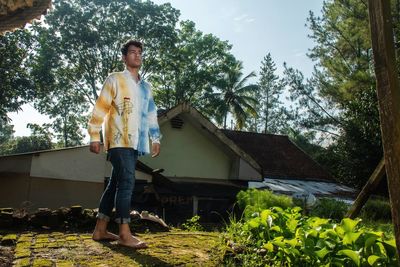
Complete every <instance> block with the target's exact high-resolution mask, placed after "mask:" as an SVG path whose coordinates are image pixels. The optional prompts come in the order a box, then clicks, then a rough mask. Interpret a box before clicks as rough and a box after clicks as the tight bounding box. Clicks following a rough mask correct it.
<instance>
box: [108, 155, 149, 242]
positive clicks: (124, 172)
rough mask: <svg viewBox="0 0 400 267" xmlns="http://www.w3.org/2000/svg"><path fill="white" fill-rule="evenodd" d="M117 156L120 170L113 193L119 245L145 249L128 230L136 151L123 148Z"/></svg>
mask: <svg viewBox="0 0 400 267" xmlns="http://www.w3.org/2000/svg"><path fill="white" fill-rule="evenodd" d="M119 156H120V157H119V158H118V159H119V162H120V164H119V167H120V168H119V175H118V179H117V185H116V193H115V210H116V222H117V223H118V224H119V238H120V239H119V244H121V245H124V246H129V247H133V248H145V247H147V246H146V244H145V243H144V242H141V241H140V240H139V239H137V238H136V237H134V236H132V233H131V230H130V228H129V223H130V221H131V218H130V208H131V198H132V192H133V188H134V186H135V167H136V161H137V157H138V155H137V151H135V150H134V149H126V148H124V149H121V150H120V153H119ZM116 165H117V164H116Z"/></svg>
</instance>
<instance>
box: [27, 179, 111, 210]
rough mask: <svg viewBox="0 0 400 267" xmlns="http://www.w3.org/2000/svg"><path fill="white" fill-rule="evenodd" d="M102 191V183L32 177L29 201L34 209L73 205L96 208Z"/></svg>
mask: <svg viewBox="0 0 400 267" xmlns="http://www.w3.org/2000/svg"><path fill="white" fill-rule="evenodd" d="M103 189H104V183H103V181H102V182H82V181H71V180H59V179H48V178H38V177H32V178H31V186H30V195H29V201H30V202H31V204H32V207H33V208H34V209H37V208H39V207H46V208H51V209H56V208H59V207H69V206H73V205H81V206H82V207H84V208H97V207H98V205H99V201H100V197H101V195H102V193H103Z"/></svg>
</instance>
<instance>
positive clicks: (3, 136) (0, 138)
mask: <svg viewBox="0 0 400 267" xmlns="http://www.w3.org/2000/svg"><path fill="white" fill-rule="evenodd" d="M13 137H14V126H13V125H11V124H9V123H8V122H7V121H6V120H2V119H0V146H1V145H3V144H4V143H5V142H7V141H8V140H10V139H12V138H13Z"/></svg>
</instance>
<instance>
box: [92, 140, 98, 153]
mask: <svg viewBox="0 0 400 267" xmlns="http://www.w3.org/2000/svg"><path fill="white" fill-rule="evenodd" d="M90 152H93V153H96V154H99V153H100V142H90Z"/></svg>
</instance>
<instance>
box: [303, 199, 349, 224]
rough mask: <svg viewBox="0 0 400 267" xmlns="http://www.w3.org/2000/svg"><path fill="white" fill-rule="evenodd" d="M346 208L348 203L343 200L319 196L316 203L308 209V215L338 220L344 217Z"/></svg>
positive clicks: (347, 208)
mask: <svg viewBox="0 0 400 267" xmlns="http://www.w3.org/2000/svg"><path fill="white" fill-rule="evenodd" d="M348 210H349V205H348V204H346V203H345V202H344V201H341V200H336V199H333V198H321V199H319V200H318V203H317V205H316V206H315V207H313V209H312V210H311V211H310V215H311V216H315V217H321V218H330V219H333V220H335V221H340V220H342V219H343V218H344V216H345V215H346V213H347V211H348Z"/></svg>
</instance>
